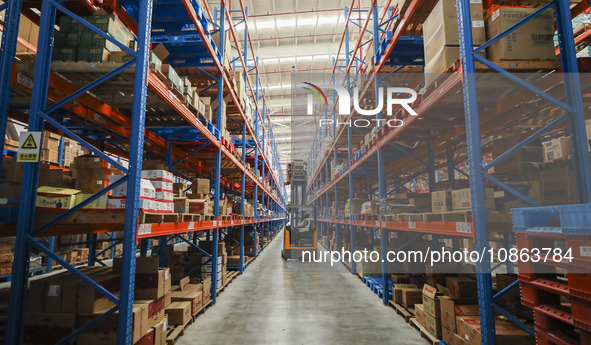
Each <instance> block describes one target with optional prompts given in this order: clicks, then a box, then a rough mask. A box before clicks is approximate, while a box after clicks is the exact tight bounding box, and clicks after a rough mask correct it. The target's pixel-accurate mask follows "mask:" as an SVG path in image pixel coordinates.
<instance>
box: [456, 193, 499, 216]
mask: <svg viewBox="0 0 591 345" xmlns="http://www.w3.org/2000/svg"><path fill="white" fill-rule="evenodd" d="M484 199H485V202H486V209H487V210H494V209H495V192H494V189H492V188H484ZM451 202H452V207H453V209H454V211H460V210H472V195H471V194H470V188H464V189H458V190H454V191H452V192H451Z"/></svg>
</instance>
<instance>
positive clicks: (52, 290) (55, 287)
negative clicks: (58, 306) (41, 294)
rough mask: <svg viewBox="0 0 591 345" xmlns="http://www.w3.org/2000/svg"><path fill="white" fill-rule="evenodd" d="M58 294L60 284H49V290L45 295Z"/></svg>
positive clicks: (53, 295)
mask: <svg viewBox="0 0 591 345" xmlns="http://www.w3.org/2000/svg"><path fill="white" fill-rule="evenodd" d="M59 295H60V286H59V285H49V291H48V292H47V296H49V297H57V296H59Z"/></svg>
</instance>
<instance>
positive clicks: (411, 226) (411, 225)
mask: <svg viewBox="0 0 591 345" xmlns="http://www.w3.org/2000/svg"><path fill="white" fill-rule="evenodd" d="M408 228H409V229H416V228H417V222H408Z"/></svg>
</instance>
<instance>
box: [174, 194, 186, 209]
mask: <svg viewBox="0 0 591 345" xmlns="http://www.w3.org/2000/svg"><path fill="white" fill-rule="evenodd" d="M174 213H189V199H187V198H186V197H174Z"/></svg>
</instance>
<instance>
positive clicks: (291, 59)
mask: <svg viewBox="0 0 591 345" xmlns="http://www.w3.org/2000/svg"><path fill="white" fill-rule="evenodd" d="M280 60H281V63H294V62H295V60H296V59H295V57H282V58H280Z"/></svg>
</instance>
